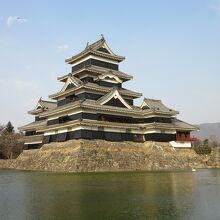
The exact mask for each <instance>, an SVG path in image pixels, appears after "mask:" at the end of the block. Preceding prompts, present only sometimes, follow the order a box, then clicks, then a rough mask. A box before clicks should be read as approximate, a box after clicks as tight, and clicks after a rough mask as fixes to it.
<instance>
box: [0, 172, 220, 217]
mask: <svg viewBox="0 0 220 220" xmlns="http://www.w3.org/2000/svg"><path fill="white" fill-rule="evenodd" d="M0 195H1V198H0V219H7V220H8V219H17V220H19V219H102V220H103V219H169V220H170V219H200V220H202V219H219V216H220V209H219V203H220V169H198V170H197V171H196V172H191V171H163V172H159V171H158V172H123V173H84V174H72V173H68V174H64V173H47V172H32V171H16V170H7V169H5V170H4V169H1V170H0Z"/></svg>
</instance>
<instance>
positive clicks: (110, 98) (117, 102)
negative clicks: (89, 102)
mask: <svg viewBox="0 0 220 220" xmlns="http://www.w3.org/2000/svg"><path fill="white" fill-rule="evenodd" d="M97 103H98V104H100V105H110V106H116V107H123V108H124V107H126V108H128V109H131V106H130V105H129V104H128V103H127V102H126V101H125V100H124V99H123V98H122V96H121V95H120V94H119V92H118V90H117V89H116V88H114V89H113V90H112V91H111V92H109V93H108V94H106V95H104V96H103V97H101V98H100V99H99V100H98V101H97Z"/></svg>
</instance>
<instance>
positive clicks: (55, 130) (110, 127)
mask: <svg viewBox="0 0 220 220" xmlns="http://www.w3.org/2000/svg"><path fill="white" fill-rule="evenodd" d="M124 59H125V57H123V56H119V55H117V54H115V53H114V52H113V51H112V50H111V49H110V47H109V46H108V44H107V43H106V41H105V39H104V37H102V38H101V39H100V40H98V41H97V42H95V43H93V44H91V45H89V44H87V46H86V48H85V49H84V50H83V51H82V52H81V53H79V54H77V55H75V56H72V57H70V58H69V59H66V63H67V64H70V65H71V72H70V73H69V74H66V75H63V76H61V77H58V80H59V81H60V82H61V83H63V86H62V88H61V90H60V91H58V92H56V93H54V94H51V95H49V98H50V99H51V100H53V101H45V100H42V99H40V100H39V101H38V103H37V104H36V107H35V108H34V109H33V110H31V111H29V112H28V113H29V114H31V115H33V116H35V121H34V122H32V123H30V124H27V125H24V126H22V127H20V128H19V130H20V131H23V132H24V133H25V137H24V145H25V149H36V148H40V147H41V146H42V145H43V144H46V143H50V142H62V141H67V140H71V139H92V140H93V139H103V140H107V141H118V142H120V141H137V142H144V141H163V142H170V143H171V144H172V146H173V147H191V142H192V141H194V140H195V138H194V137H191V136H190V132H191V131H194V130H198V129H197V127H195V126H193V125H190V124H188V123H186V122H183V121H181V120H179V119H177V118H176V116H177V115H178V114H179V112H178V111H175V110H173V109H171V108H169V107H167V106H166V105H164V104H163V103H162V101H161V100H155V99H149V98H144V100H143V102H142V104H141V105H140V106H135V105H134V100H135V99H137V98H140V97H141V96H142V94H141V93H139V92H135V91H131V90H128V89H126V88H124V82H126V81H129V80H131V79H132V78H133V77H132V76H131V75H129V74H127V73H124V72H122V71H121V70H119V63H120V62H122V61H123V60H124Z"/></svg>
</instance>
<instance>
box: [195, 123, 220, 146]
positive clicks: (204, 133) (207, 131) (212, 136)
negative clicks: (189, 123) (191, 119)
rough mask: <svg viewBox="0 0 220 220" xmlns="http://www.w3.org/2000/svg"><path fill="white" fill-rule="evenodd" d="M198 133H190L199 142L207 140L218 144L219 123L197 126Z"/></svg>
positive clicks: (219, 137) (219, 138)
mask: <svg viewBox="0 0 220 220" xmlns="http://www.w3.org/2000/svg"><path fill="white" fill-rule="evenodd" d="M197 126H198V127H199V128H200V131H195V132H192V135H194V136H196V137H197V138H199V139H200V140H204V139H206V138H208V139H209V140H210V141H217V142H220V122H219V123H204V124H200V125H197Z"/></svg>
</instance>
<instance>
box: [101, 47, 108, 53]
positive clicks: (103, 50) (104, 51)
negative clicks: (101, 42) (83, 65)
mask: <svg viewBox="0 0 220 220" xmlns="http://www.w3.org/2000/svg"><path fill="white" fill-rule="evenodd" d="M98 51H101V52H103V53H108V54H110V52H109V51H108V50H107V49H106V48H104V47H100V48H99V49H98Z"/></svg>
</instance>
